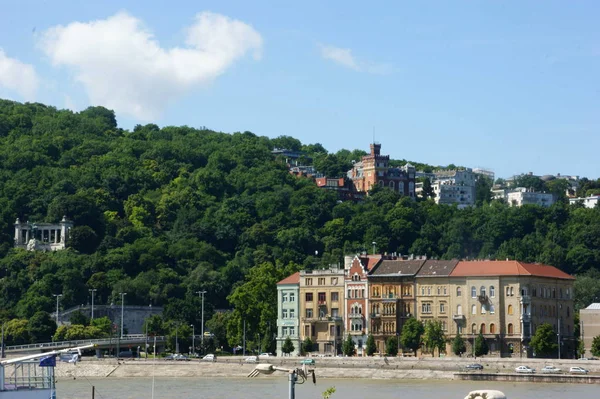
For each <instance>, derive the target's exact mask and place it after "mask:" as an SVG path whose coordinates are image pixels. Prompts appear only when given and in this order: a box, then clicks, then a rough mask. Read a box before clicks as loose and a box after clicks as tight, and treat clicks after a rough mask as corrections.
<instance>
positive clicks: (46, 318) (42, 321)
mask: <svg viewBox="0 0 600 399" xmlns="http://www.w3.org/2000/svg"><path fill="white" fill-rule="evenodd" d="M27 328H28V330H29V336H30V338H31V341H32V342H34V343H36V342H50V341H51V340H52V336H53V335H54V332H55V331H56V322H55V321H54V320H53V319H52V318H51V317H50V314H49V313H48V312H43V311H40V312H36V313H35V314H34V315H33V316H32V317H31V318H30V319H29V321H28V327H27Z"/></svg>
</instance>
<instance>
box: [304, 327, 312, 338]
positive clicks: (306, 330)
mask: <svg viewBox="0 0 600 399" xmlns="http://www.w3.org/2000/svg"><path fill="white" fill-rule="evenodd" d="M304 336H305V337H310V336H311V335H310V326H304Z"/></svg>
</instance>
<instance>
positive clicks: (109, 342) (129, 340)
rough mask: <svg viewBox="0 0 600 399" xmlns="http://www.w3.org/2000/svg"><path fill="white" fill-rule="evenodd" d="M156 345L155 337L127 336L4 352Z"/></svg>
mask: <svg viewBox="0 0 600 399" xmlns="http://www.w3.org/2000/svg"><path fill="white" fill-rule="evenodd" d="M165 341H166V338H165V337H164V336H157V337H156V343H157V344H159V343H160V344H163V343H164V342H165ZM146 342H147V343H148V344H153V343H154V337H146V335H144V334H136V335H126V336H124V337H123V338H119V337H112V338H100V339H80V340H74V341H57V342H44V343H37V344H28V345H11V346H6V347H5V349H4V351H5V353H6V354H7V355H16V354H22V353H37V352H42V353H43V352H49V351H52V350H56V349H65V348H72V347H76V346H81V345H87V344H95V345H96V348H97V349H109V348H116V347H117V345H118V346H120V347H121V348H126V347H130V346H144V347H145V345H146Z"/></svg>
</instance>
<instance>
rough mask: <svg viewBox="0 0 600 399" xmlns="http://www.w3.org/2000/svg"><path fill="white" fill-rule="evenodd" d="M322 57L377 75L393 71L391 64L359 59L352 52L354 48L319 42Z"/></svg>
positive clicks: (355, 69) (358, 70)
mask: <svg viewBox="0 0 600 399" xmlns="http://www.w3.org/2000/svg"><path fill="white" fill-rule="evenodd" d="M318 47H319V50H320V52H321V57H323V58H324V59H326V60H329V61H333V62H335V63H336V64H339V65H341V66H343V67H346V68H350V69H352V70H354V71H357V72H367V73H372V74H376V75H387V74H389V73H391V72H392V66H391V65H389V64H380V63H374V62H371V61H366V60H361V59H357V58H356V56H354V55H353V54H352V49H349V48H341V47H335V46H329V45H325V44H321V43H319V44H318Z"/></svg>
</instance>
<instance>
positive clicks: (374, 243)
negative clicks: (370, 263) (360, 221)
mask: <svg viewBox="0 0 600 399" xmlns="http://www.w3.org/2000/svg"><path fill="white" fill-rule="evenodd" d="M372 244H373V255H375V245H377V243H376V242H375V241H373V242H372Z"/></svg>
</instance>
